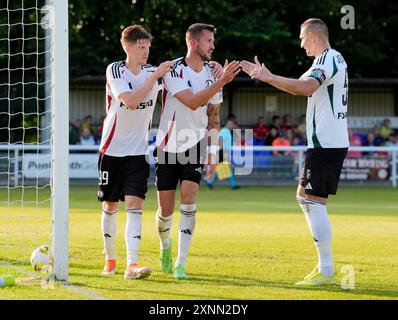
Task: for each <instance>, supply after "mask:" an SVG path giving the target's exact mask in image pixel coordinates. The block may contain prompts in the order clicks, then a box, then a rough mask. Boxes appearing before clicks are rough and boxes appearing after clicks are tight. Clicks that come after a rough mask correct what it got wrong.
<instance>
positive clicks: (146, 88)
mask: <svg viewBox="0 0 398 320" xmlns="http://www.w3.org/2000/svg"><path fill="white" fill-rule="evenodd" d="M172 67H173V61H165V62H163V63H161V64H160V65H159V67H157V68H156V70H155V72H154V73H153V74H152V75H151V76H150V77H149V78H148V79H147V80H146V81H145V82H144V83H143V84H142V86H141V87H139V88H138V89H137V90H134V91H129V92H123V93H121V94H120V95H119V97H118V99H119V100H120V101H122V102H123V104H124V105H125V106H126V107H127V108H129V109H136V108H137V107H138V106H139V105H140V103H141V102H142V101H143V100H144V98H145V97H146V96H147V95H148V93H149V92H150V91H151V90H152V88H153V86H154V84H155V82H156V81H157V80H158V79H159V78H162V77H163V76H164V75H165V74H166V73H167V72H169V71H170V70H171V69H172Z"/></svg>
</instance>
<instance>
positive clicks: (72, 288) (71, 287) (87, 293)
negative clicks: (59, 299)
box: [60, 281, 111, 300]
mask: <svg viewBox="0 0 398 320" xmlns="http://www.w3.org/2000/svg"><path fill="white" fill-rule="evenodd" d="M60 284H61V286H63V287H64V288H66V289H67V290H70V291H73V292H76V293H79V294H81V295H83V296H86V297H88V298H90V299H92V300H111V299H110V298H107V297H104V296H101V295H99V294H96V293H95V292H93V291H90V290H86V289H83V288H79V287H76V286H75V285H74V284H73V283H69V282H67V281H60Z"/></svg>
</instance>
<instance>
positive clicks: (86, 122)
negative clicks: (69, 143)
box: [83, 114, 94, 134]
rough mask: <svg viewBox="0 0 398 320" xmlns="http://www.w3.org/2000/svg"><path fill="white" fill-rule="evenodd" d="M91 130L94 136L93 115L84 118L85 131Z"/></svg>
mask: <svg viewBox="0 0 398 320" xmlns="http://www.w3.org/2000/svg"><path fill="white" fill-rule="evenodd" d="M85 128H86V129H89V130H90V133H91V134H94V130H93V116H92V115H90V114H89V115H88V116H86V117H85V118H84V121H83V129H85Z"/></svg>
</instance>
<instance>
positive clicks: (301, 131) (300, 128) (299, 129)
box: [297, 114, 306, 138]
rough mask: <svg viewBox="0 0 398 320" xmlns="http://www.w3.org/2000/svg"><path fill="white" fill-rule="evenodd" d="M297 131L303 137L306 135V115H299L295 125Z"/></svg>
mask: <svg viewBox="0 0 398 320" xmlns="http://www.w3.org/2000/svg"><path fill="white" fill-rule="evenodd" d="M297 133H298V134H299V135H300V136H301V137H302V138H303V137H305V136H306V116H305V114H302V115H301V116H300V122H299V124H298V126H297Z"/></svg>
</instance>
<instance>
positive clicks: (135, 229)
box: [125, 209, 142, 267]
mask: <svg viewBox="0 0 398 320" xmlns="http://www.w3.org/2000/svg"><path fill="white" fill-rule="evenodd" d="M126 212H127V221H126V231H125V240H126V251H127V267H128V266H129V265H131V264H134V263H138V250H139V248H140V241H141V221H142V210H141V209H127V210H126Z"/></svg>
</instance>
